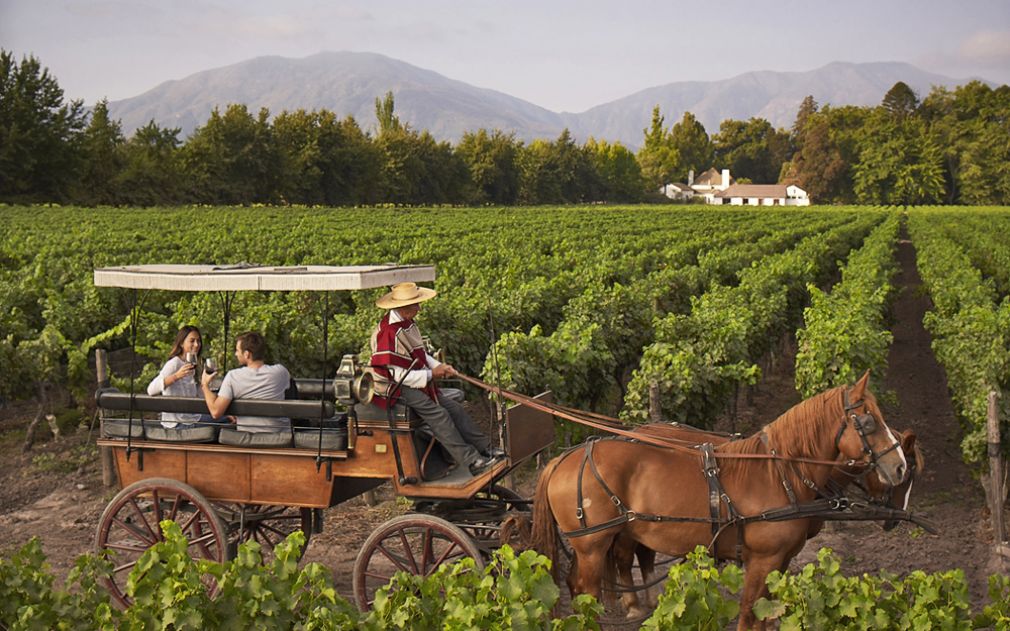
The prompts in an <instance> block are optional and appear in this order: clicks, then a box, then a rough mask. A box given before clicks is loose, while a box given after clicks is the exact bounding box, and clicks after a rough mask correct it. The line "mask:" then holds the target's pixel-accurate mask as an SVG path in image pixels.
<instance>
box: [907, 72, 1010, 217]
mask: <svg viewBox="0 0 1010 631" xmlns="http://www.w3.org/2000/svg"><path fill="white" fill-rule="evenodd" d="M918 112H919V116H920V117H921V118H922V119H923V120H924V121H926V123H927V125H928V126H929V133H930V136H931V138H932V139H933V142H934V143H935V144H936V145H937V146H938V147H940V148H941V151H942V152H943V164H944V178H945V181H946V186H947V196H946V200H945V201H947V203H969V204H1005V203H1007V200H1008V195H1007V192H1008V190H1010V188H1008V185H1010V164H1008V162H1010V160H1008V153H1010V144H1008V143H1007V142H1006V138H1007V137H1008V134H1010V86H1001V87H999V88H997V89H995V90H994V89H992V88H990V87H989V86H987V85H985V84H984V83H982V82H980V81H972V82H969V83H967V84H965V85H963V86H959V87H957V88H956V89H955V90H953V91H951V90H947V89H946V88H942V87H936V88H934V89H933V90H932V91H931V92H930V94H929V95H928V96H927V97H926V98H925V99H923V102H922V105H921V106H920V108H919V111H918Z"/></svg>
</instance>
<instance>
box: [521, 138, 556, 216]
mask: <svg viewBox="0 0 1010 631" xmlns="http://www.w3.org/2000/svg"><path fill="white" fill-rule="evenodd" d="M519 172H520V180H519V203H520V204H525V205H536V204H560V203H562V197H561V174H560V173H559V169H558V164H557V162H556V161H555V156H554V153H553V151H552V147H551V143H550V142H548V141H546V140H543V139H537V140H534V141H533V142H531V143H530V144H529V145H527V146H525V147H523V148H522V150H521V151H520V152H519Z"/></svg>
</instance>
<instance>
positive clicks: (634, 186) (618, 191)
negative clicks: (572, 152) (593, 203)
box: [585, 138, 645, 202]
mask: <svg viewBox="0 0 1010 631" xmlns="http://www.w3.org/2000/svg"><path fill="white" fill-rule="evenodd" d="M585 149H586V152H587V153H588V155H589V158H590V160H591V161H592V163H593V168H594V170H595V171H596V174H597V176H598V177H599V181H600V187H601V188H600V193H601V199H603V200H606V201H614V202H637V201H641V199H642V194H643V192H644V191H645V183H644V181H643V180H642V169H641V168H640V167H639V166H638V160H636V159H635V154H634V153H632V152H631V150H630V149H628V148H627V147H625V146H624V145H622V144H621V143H619V142H615V143H608V142H607V141H605V140H596V139H594V138H590V139H589V140H588V141H587V142H586V145H585Z"/></svg>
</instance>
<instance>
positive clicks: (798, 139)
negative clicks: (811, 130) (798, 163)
mask: <svg viewBox="0 0 1010 631" xmlns="http://www.w3.org/2000/svg"><path fill="white" fill-rule="evenodd" d="M816 113H817V101H815V100H814V97H813V95H811V94H808V95H807V96H805V97H804V98H803V101H802V102H801V103H800V107H799V109H797V110H796V121H795V122H793V128H792V130H790V134H789V139H790V140H791V141H792V143H793V148H794V150H796V151H801V150H802V149H803V142H804V139H805V136H806V127H807V121H809V120H810V117H811V116H813V115H814V114H816Z"/></svg>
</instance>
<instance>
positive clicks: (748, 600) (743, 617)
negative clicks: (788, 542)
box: [737, 554, 787, 631]
mask: <svg viewBox="0 0 1010 631" xmlns="http://www.w3.org/2000/svg"><path fill="white" fill-rule="evenodd" d="M786 560H787V559H784V558H783V555H778V554H775V555H764V556H757V555H751V557H750V558H749V559H747V563H746V568H745V571H744V579H743V594H742V595H741V596H740V621H739V623H738V624H737V630H738V631H740V630H741V629H761V630H763V629H765V628H766V625H765V622H764V621H763V620H761V621H759V620H757V618H755V616H754V611H753V607H754V603H755V602H757V600H758V598H761V597H762V596H765V595H766V594H767V593H768V586H767V585H765V579H766V578H768V574H769V573H771V572H772V571H773V570H777V569H779V568H781V567H782V564H783V562H785V561H786Z"/></svg>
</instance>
